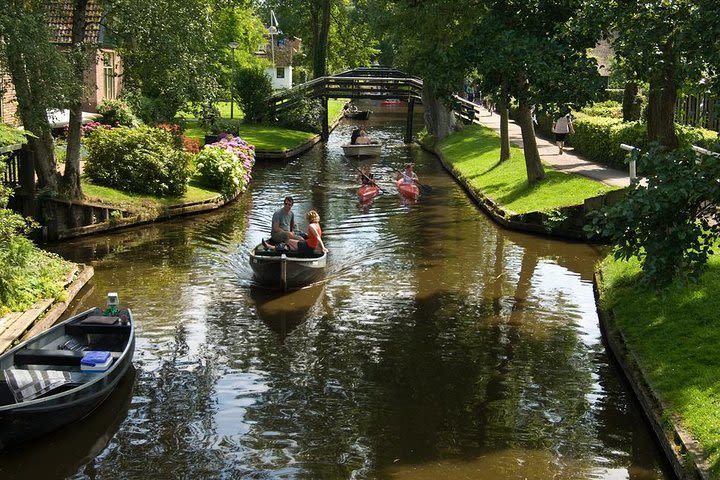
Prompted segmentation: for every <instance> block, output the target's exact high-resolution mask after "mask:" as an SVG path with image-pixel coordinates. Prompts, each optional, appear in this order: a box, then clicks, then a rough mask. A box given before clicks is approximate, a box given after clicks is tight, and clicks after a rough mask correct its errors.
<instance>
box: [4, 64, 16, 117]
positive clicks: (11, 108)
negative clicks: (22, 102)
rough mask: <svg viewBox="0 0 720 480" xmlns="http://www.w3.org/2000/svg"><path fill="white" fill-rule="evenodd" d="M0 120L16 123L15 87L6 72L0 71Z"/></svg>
mask: <svg viewBox="0 0 720 480" xmlns="http://www.w3.org/2000/svg"><path fill="white" fill-rule="evenodd" d="M0 122H3V123H8V124H10V125H18V119H17V103H16V102H15V89H14V88H13V84H12V80H11V79H10V75H9V74H7V73H0Z"/></svg>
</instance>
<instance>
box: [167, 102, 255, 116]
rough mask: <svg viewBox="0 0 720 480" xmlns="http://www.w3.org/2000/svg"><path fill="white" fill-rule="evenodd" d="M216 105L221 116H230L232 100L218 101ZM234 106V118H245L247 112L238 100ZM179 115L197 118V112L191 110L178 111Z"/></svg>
mask: <svg viewBox="0 0 720 480" xmlns="http://www.w3.org/2000/svg"><path fill="white" fill-rule="evenodd" d="M215 106H216V107H217V109H218V110H220V117H221V118H230V102H216V103H215ZM232 107H233V108H232V110H233V116H232V118H233V119H235V120H242V119H243V118H245V114H244V113H243V112H242V110H240V106H239V105H238V103H237V101H235V102H234V103H233V105H232ZM177 116H178V118H184V119H188V120H190V119H194V118H195V114H194V113H191V112H189V111H183V112H178V113H177Z"/></svg>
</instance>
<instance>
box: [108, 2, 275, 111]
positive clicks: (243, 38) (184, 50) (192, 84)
mask: <svg viewBox="0 0 720 480" xmlns="http://www.w3.org/2000/svg"><path fill="white" fill-rule="evenodd" d="M248 4H249V1H243V0H228V1H223V0H185V1H182V2H177V1H174V0H156V1H152V2H147V1H144V0H112V3H111V9H110V11H109V15H108V29H109V32H110V34H111V35H112V37H113V39H114V40H115V41H116V42H117V43H118V47H119V51H120V54H121V56H122V58H123V70H124V73H123V79H124V81H125V85H126V87H127V88H128V89H130V90H134V91H136V92H139V93H140V94H141V95H142V97H144V100H145V102H144V103H145V104H148V105H152V108H151V109H148V111H147V112H145V113H144V115H143V116H144V117H145V118H144V120H146V121H150V122H157V121H167V120H172V119H173V118H174V117H175V114H176V113H177V111H178V110H179V109H181V108H184V107H185V106H186V105H187V103H188V102H191V101H195V102H202V101H204V100H216V99H217V97H218V96H219V94H220V93H221V88H220V87H221V85H220V83H221V82H220V79H222V78H223V71H225V70H226V66H227V65H228V64H229V62H228V60H229V59H230V51H229V49H228V43H229V41H230V40H229V39H228V36H233V37H234V36H235V35H237V38H232V39H231V40H232V41H236V42H238V43H240V46H239V47H238V51H246V52H247V53H248V54H249V53H251V52H255V51H256V50H257V47H258V45H259V44H261V43H262V41H261V37H260V36H259V35H258V32H259V27H260V22H259V19H258V18H257V17H256V16H255V15H254V12H253V11H252V10H251V9H249V8H248ZM228 12H230V13H228ZM235 15H246V18H244V19H243V20H244V21H243V22H238V21H236V18H237V17H235ZM228 16H230V17H233V20H232V21H230V20H229V19H228ZM228 26H231V27H232V28H233V29H234V31H232V32H230V33H231V34H230V35H228V33H229V32H228V31H227V30H226V28H227V27H228ZM243 28H247V29H248V31H249V32H253V33H247V34H245V33H243V32H242V29H243ZM220 39H223V41H225V42H226V43H224V44H221V43H220V42H219V40H220ZM251 40H252V42H253V43H252V45H250V44H248V43H241V42H250V41H251ZM240 58H241V59H242V58H249V55H247V56H244V55H241V57H240Z"/></svg>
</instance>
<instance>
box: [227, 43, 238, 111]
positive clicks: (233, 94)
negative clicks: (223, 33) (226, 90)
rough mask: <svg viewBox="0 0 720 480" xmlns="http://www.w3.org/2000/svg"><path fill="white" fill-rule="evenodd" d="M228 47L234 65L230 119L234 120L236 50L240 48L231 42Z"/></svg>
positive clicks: (232, 70) (231, 70)
mask: <svg viewBox="0 0 720 480" xmlns="http://www.w3.org/2000/svg"><path fill="white" fill-rule="evenodd" d="M228 47H230V50H232V63H231V67H230V72H231V78H230V118H233V117H234V115H235V49H236V48H237V47H238V43H237V42H230V43H229V44H228Z"/></svg>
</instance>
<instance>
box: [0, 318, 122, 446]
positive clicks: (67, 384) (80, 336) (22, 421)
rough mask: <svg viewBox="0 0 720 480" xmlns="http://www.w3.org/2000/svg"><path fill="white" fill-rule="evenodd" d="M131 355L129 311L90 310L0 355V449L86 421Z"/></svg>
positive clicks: (102, 399) (112, 386)
mask: <svg viewBox="0 0 720 480" xmlns="http://www.w3.org/2000/svg"><path fill="white" fill-rule="evenodd" d="M134 351H135V327H134V320H133V317H132V313H131V312H130V310H129V309H117V310H113V311H112V313H111V314H104V313H103V311H102V310H101V309H100V308H94V309H90V310H87V311H85V312H83V313H80V314H78V315H75V316H74V317H72V318H70V319H68V320H66V321H64V322H62V323H59V324H58V325H55V326H54V327H52V328H50V329H49V330H47V331H45V332H43V333H41V334H40V335H38V336H36V337H33V338H31V339H30V340H27V341H26V342H23V343H22V344H20V345H18V346H17V347H15V348H13V349H11V350H9V351H8V352H6V353H4V354H3V355H0V369H2V373H3V376H2V378H1V379H0V425H1V427H0V448H6V447H8V446H11V445H14V444H17V443H20V442H23V441H26V440H29V439H31V438H36V437H39V436H42V435H43V434H46V433H48V432H50V431H53V430H55V429H57V428H59V427H62V426H64V425H67V424H70V423H72V422H75V421H78V420H80V419H82V418H84V417H85V416H87V415H88V414H89V413H90V412H92V411H93V410H94V409H95V408H96V407H97V406H98V405H100V404H101V403H102V402H103V401H104V400H105V399H106V398H107V397H108V396H109V395H110V393H111V392H112V391H113V389H114V388H115V387H116V386H117V384H118V382H119V381H120V379H121V378H122V377H123V375H124V374H125V372H127V370H128V367H129V366H130V365H131V363H132V357H133V353H134Z"/></svg>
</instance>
